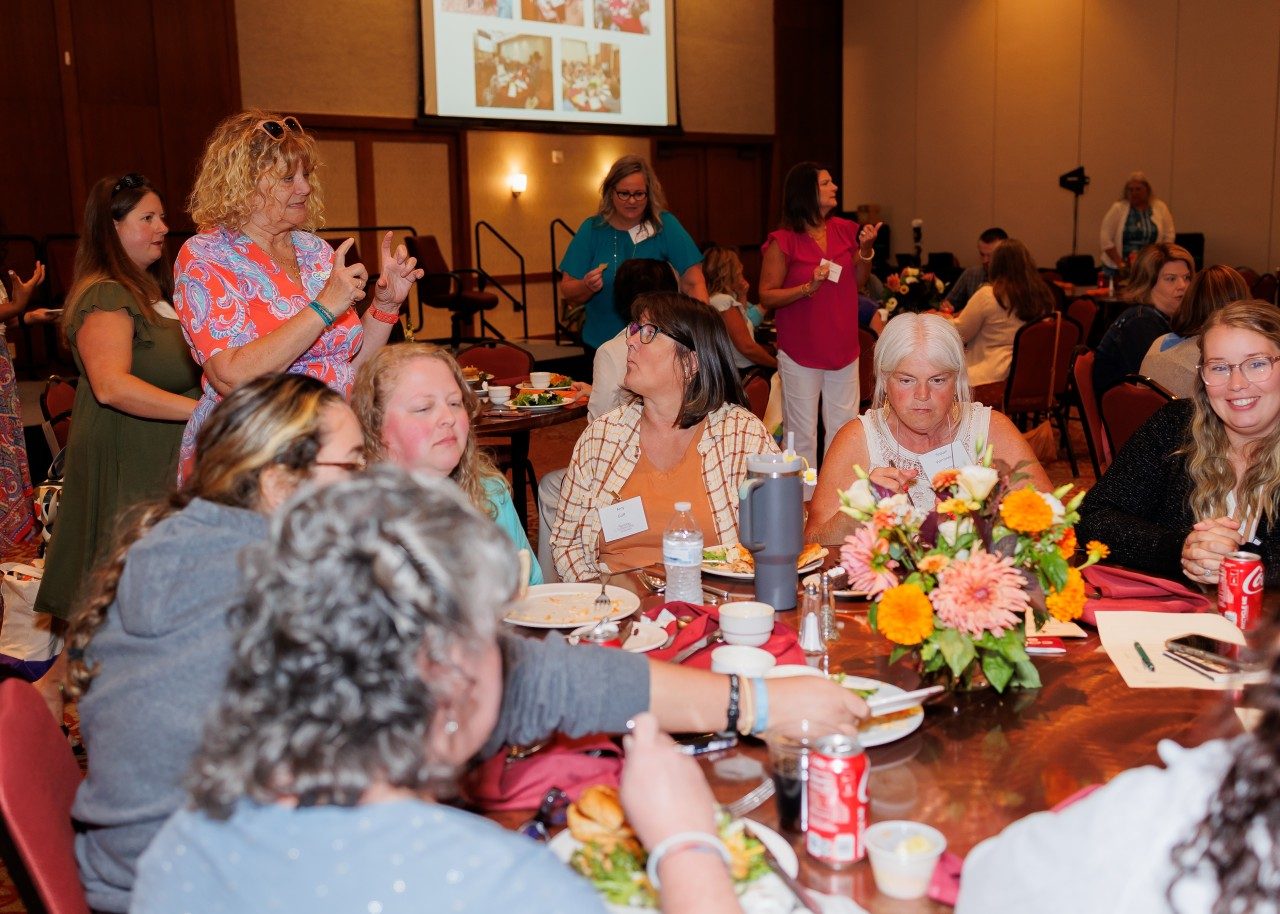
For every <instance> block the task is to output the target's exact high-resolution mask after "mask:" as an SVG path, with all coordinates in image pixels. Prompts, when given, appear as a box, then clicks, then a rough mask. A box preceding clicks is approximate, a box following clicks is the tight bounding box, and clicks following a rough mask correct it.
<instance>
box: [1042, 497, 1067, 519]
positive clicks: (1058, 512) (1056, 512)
mask: <svg viewBox="0 0 1280 914" xmlns="http://www.w3.org/2000/svg"><path fill="white" fill-rule="evenodd" d="M1037 494H1038V495H1039V496H1040V497H1041V498H1043V499H1044V503H1045V504H1046V505H1048V506H1049V510H1051V511H1052V512H1053V522H1054V523H1055V524H1060V523H1062V519H1063V518H1064V517H1066V515H1067V509H1066V508H1064V507H1063V506H1062V502H1060V501H1059V500H1058V499H1057V498H1055V497H1054V496H1053V494H1052V493H1050V492H1039V493H1037Z"/></svg>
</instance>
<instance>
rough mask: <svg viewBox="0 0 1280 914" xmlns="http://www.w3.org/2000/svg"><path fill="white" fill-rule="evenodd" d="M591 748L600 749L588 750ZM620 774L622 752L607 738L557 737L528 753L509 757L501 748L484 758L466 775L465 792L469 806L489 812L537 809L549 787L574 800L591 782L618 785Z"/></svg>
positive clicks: (599, 736) (594, 736)
mask: <svg viewBox="0 0 1280 914" xmlns="http://www.w3.org/2000/svg"><path fill="white" fill-rule="evenodd" d="M593 752H595V753H601V754H600V755H594V754H591V755H589V754H588V753H593ZM621 774H622V752H621V750H620V749H619V748H618V745H617V743H615V742H614V741H613V740H612V739H610V738H609V737H607V736H601V735H599V734H597V735H593V736H586V737H583V738H581V739H570V738H569V737H567V736H558V737H556V739H554V740H553V741H552V742H550V743H549V744H547V745H546V746H544V747H543V748H541V749H539V750H538V751H537V752H535V753H534V754H533V755H530V756H528V757H527V758H522V759H511V760H509V759H508V756H507V753H506V752H505V751H504V752H499V753H498V754H497V755H495V756H493V757H492V758H490V759H487V760H486V761H485V762H484V763H483V764H482V765H480V767H479V768H477V769H476V770H475V771H473V772H472V773H471V775H470V776H469V777H468V780H467V795H468V797H469V798H470V800H471V803H472V805H474V806H476V807H478V808H480V809H482V810H485V811H489V812H492V811H495V810H499V809H537V808H538V804H539V803H541V802H542V796H543V794H545V793H546V792H547V790H548V789H549V788H551V787H559V788H560V789H561V790H563V791H564V792H565V793H567V794H568V795H569V798H570V799H572V800H576V799H578V795H579V794H580V793H582V791H583V790H585V789H586V788H587V787H590V786H591V785H592V784H608V785H610V786H612V787H617V786H618V779H619V777H620V776H621Z"/></svg>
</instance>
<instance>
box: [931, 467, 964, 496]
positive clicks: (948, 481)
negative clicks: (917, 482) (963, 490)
mask: <svg viewBox="0 0 1280 914" xmlns="http://www.w3.org/2000/svg"><path fill="white" fill-rule="evenodd" d="M959 478H960V471H959V470H956V469H947V470H939V471H938V472H936V473H934V474H933V479H932V480H931V481H930V483H929V484H930V485H931V486H933V490H934V491H935V492H941V491H942V490H943V489H949V488H951V487H952V486H954V485H955V484H956V480H957V479H959Z"/></svg>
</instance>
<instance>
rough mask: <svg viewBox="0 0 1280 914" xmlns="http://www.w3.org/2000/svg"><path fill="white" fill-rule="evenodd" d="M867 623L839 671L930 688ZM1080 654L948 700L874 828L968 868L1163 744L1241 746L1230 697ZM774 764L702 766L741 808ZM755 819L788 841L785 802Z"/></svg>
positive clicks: (851, 605)
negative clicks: (1133, 679)
mask: <svg viewBox="0 0 1280 914" xmlns="http://www.w3.org/2000/svg"><path fill="white" fill-rule="evenodd" d="M705 582H706V583H714V585H715V586H717V587H724V589H727V590H730V591H732V592H734V593H741V594H742V596H743V598H744V599H749V598H750V596H751V586H750V583H749V582H748V583H747V584H746V585H745V586H743V585H742V584H740V583H737V582H733V581H726V580H724V579H718V578H712V577H710V576H708V577H706V578H705ZM613 583H616V584H620V585H621V584H624V581H623V580H622V579H615V580H614V581H613ZM647 602H648V603H653V602H656V598H653V597H649V598H648V600H647ZM1269 602H1270V601H1269ZM866 610H867V604H866V603H864V602H860V601H840V603H839V604H838V607H837V615H838V620H839V625H840V630H841V637H840V640H839V641H838V642H835V643H833V644H832V645H831V646H830V650H829V652H828V664H829V671H830V672H833V673H834V672H841V671H843V672H846V673H853V674H857V675H859V676H868V677H871V678H874V679H880V680H883V681H885V682H890V683H893V684H895V685H900V686H902V687H903V688H912V687H915V686H916V685H917V678H916V675H915V673H914V672H913V671H912V670H911V669H910V668H909V667H908V666H907V665H906V664H903V663H899V664H895V665H894V666H892V667H891V666H889V664H888V655H889V651H890V647H891V646H890V644H889V642H888V641H886V640H885V639H884V638H883V637H881V636H879V635H877V634H875V633H873V632H872V631H871V630H870V628H869V626H868V624H867V612H866ZM796 616H797V613H796V612H795V611H791V612H785V613H779V618H780V619H781V620H782V621H784V622H786V623H787V624H789V625H791V626H792V627H797V618H796ZM1066 646H1067V653H1066V654H1063V655H1057V656H1040V657H1037V658H1035V662H1036V666H1037V667H1038V669H1039V671H1040V676H1041V679H1042V680H1043V683H1044V685H1043V687H1042V688H1040V689H1037V690H1031V691H1014V690H1011V691H1008V692H1006V693H1005V694H1004V695H999V694H997V693H996V692H995V691H992V690H988V691H985V692H979V693H973V694H967V695H949V696H945V698H944V700H942V701H938V702H936V703H932V704H930V705H928V707H927V708H926V712H925V720H924V724H923V726H922V727H921V728H920V729H919V730H917V731H916V732H915V733H913V734H911V735H910V736H908V737H906V738H905V739H901V740H899V741H897V742H895V743H890V744H888V745H885V746H879V747H874V748H869V749H867V750H866V751H867V755H868V757H869V760H870V762H871V774H870V779H869V784H868V790H869V795H870V820H871V821H872V822H875V821H879V820H884V819H910V820H914V821H918V822H925V823H927V824H929V825H932V826H934V827H935V828H937V829H939V830H940V831H941V832H942V833H943V834H944V835H946V837H947V842H948V845H947V846H948V850H949V851H952V852H954V853H956V854H959V855H961V856H964V855H965V854H967V853H968V852H969V850H970V849H971V848H972V847H973V846H974V845H975V844H977V843H979V842H980V841H982V840H983V839H985V838H988V837H991V836H992V835H995V834H996V833H998V832H999V831H1000V830H1001V829H1003V828H1004V827H1005V826H1006V825H1008V824H1009V823H1011V822H1013V821H1015V820H1016V819H1019V818H1021V817H1023V816H1026V815H1029V814H1030V813H1033V812H1038V811H1042V810H1045V809H1049V808H1051V807H1052V806H1054V805H1055V804H1057V803H1058V802H1060V801H1061V800H1063V799H1066V798H1067V797H1069V796H1070V795H1071V794H1073V793H1075V792H1076V791H1077V790H1079V789H1080V788H1081V787H1085V786H1088V785H1090V784H1098V783H1102V782H1105V781H1108V780H1110V779H1111V778H1113V777H1115V776H1116V775H1117V774H1119V773H1120V772H1122V771H1124V770H1125V769H1127V768H1132V767H1136V766H1140V765H1146V764H1154V763H1156V762H1157V755H1156V744H1157V742H1158V741H1159V740H1161V739H1173V740H1175V741H1177V742H1179V743H1181V744H1182V745H1186V746H1193V745H1198V744H1200V743H1202V742H1204V741H1206V740H1208V739H1211V738H1213V737H1216V736H1224V735H1234V734H1237V733H1239V732H1240V724H1239V721H1238V720H1237V718H1236V717H1235V715H1234V713H1233V710H1232V707H1231V704H1230V701H1229V693H1225V692H1212V691H1204V690H1196V689H1176V690H1174V689H1131V688H1129V687H1128V686H1126V685H1125V683H1124V680H1123V679H1121V677H1120V674H1119V673H1118V672H1117V671H1116V669H1115V667H1114V665H1113V664H1112V662H1111V660H1110V659H1109V658H1108V657H1107V654H1106V652H1105V651H1103V649H1102V647H1101V645H1100V643H1099V640H1098V637H1097V635H1096V634H1091V635H1090V636H1089V637H1087V638H1085V639H1069V640H1068V641H1067V642H1066ZM767 758H768V756H767V752H766V750H765V747H764V745H763V743H760V742H758V741H755V740H747V741H745V742H744V743H743V744H741V745H740V746H739V747H738V748H737V749H734V750H731V751H730V752H727V753H724V754H721V755H719V756H712V757H704V758H703V759H702V760H701V761H702V763H703V770H704V771H705V772H706V774H707V777H708V780H709V781H710V783H711V786H712V789H713V791H714V792H715V795H716V797H717V799H719V800H720V801H721V802H728V801H730V800H733V799H735V798H737V797H739V796H741V795H742V794H744V793H746V792H747V791H748V790H749V789H751V788H752V787H754V786H755V784H756V783H758V782H759V780H760V778H762V777H764V776H766V775H767V774H768V767H767V766H768V762H767ZM750 817H751V818H753V819H757V820H758V821H760V822H762V823H764V824H765V825H768V826H769V827H771V828H775V829H776V828H777V811H776V807H775V806H774V803H773V801H772V800H770V801H769V802H767V803H766V804H765V805H763V806H761V807H760V808H759V809H757V810H756V811H755V812H753V813H751V814H750ZM524 818H526V816H525V815H515V814H509V815H506V816H502V817H500V820H501V821H503V822H504V824H507V825H509V826H510V825H514V824H516V823H517V822H519V821H522V820H523V819H524ZM787 837H789V838H790V839H792V843H793V845H794V846H795V847H796V850H797V855H798V856H799V857H800V860H801V881H802V882H803V883H805V884H806V885H808V886H810V887H812V888H814V889H817V890H819V891H822V892H827V893H832V894H842V895H850V896H852V897H853V898H854V899H855V900H856V901H857V902H858V903H859V904H861V905H862V906H863V907H865V908H867V909H868V910H869V911H872V912H877V914H878V912H907V911H912V912H914V911H938V912H943V911H948V910H950V909H949V908H948V907H946V906H944V905H940V904H936V903H934V902H931V901H929V900H928V899H920V900H918V901H898V900H894V899H891V898H888V897H886V896H883V895H881V894H880V893H879V892H878V891H877V890H876V888H875V882H874V880H873V879H872V875H871V868H870V865H869V864H868V863H867V862H866V861H865V860H864V861H861V862H859V863H857V864H855V865H854V866H853V867H852V868H850V869H847V870H844V871H842V872H836V871H832V870H829V869H827V868H825V867H822V866H820V865H818V864H815V863H813V862H812V861H810V860H808V858H807V857H806V855H805V852H804V850H803V844H802V838H801V836H800V835H799V834H797V833H788V834H787Z"/></svg>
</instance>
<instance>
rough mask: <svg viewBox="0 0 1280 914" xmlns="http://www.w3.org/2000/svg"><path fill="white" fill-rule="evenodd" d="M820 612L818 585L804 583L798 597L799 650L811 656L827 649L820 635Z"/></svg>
mask: <svg viewBox="0 0 1280 914" xmlns="http://www.w3.org/2000/svg"><path fill="white" fill-rule="evenodd" d="M821 613H822V597H821V596H820V594H819V593H818V585H817V584H813V583H809V584H806V585H805V586H804V595H803V596H802V597H801V599H800V650H802V651H804V652H805V653H806V654H809V655H811V656H812V655H815V654H824V653H826V651H827V642H826V640H825V639H823V637H822V618H821Z"/></svg>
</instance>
